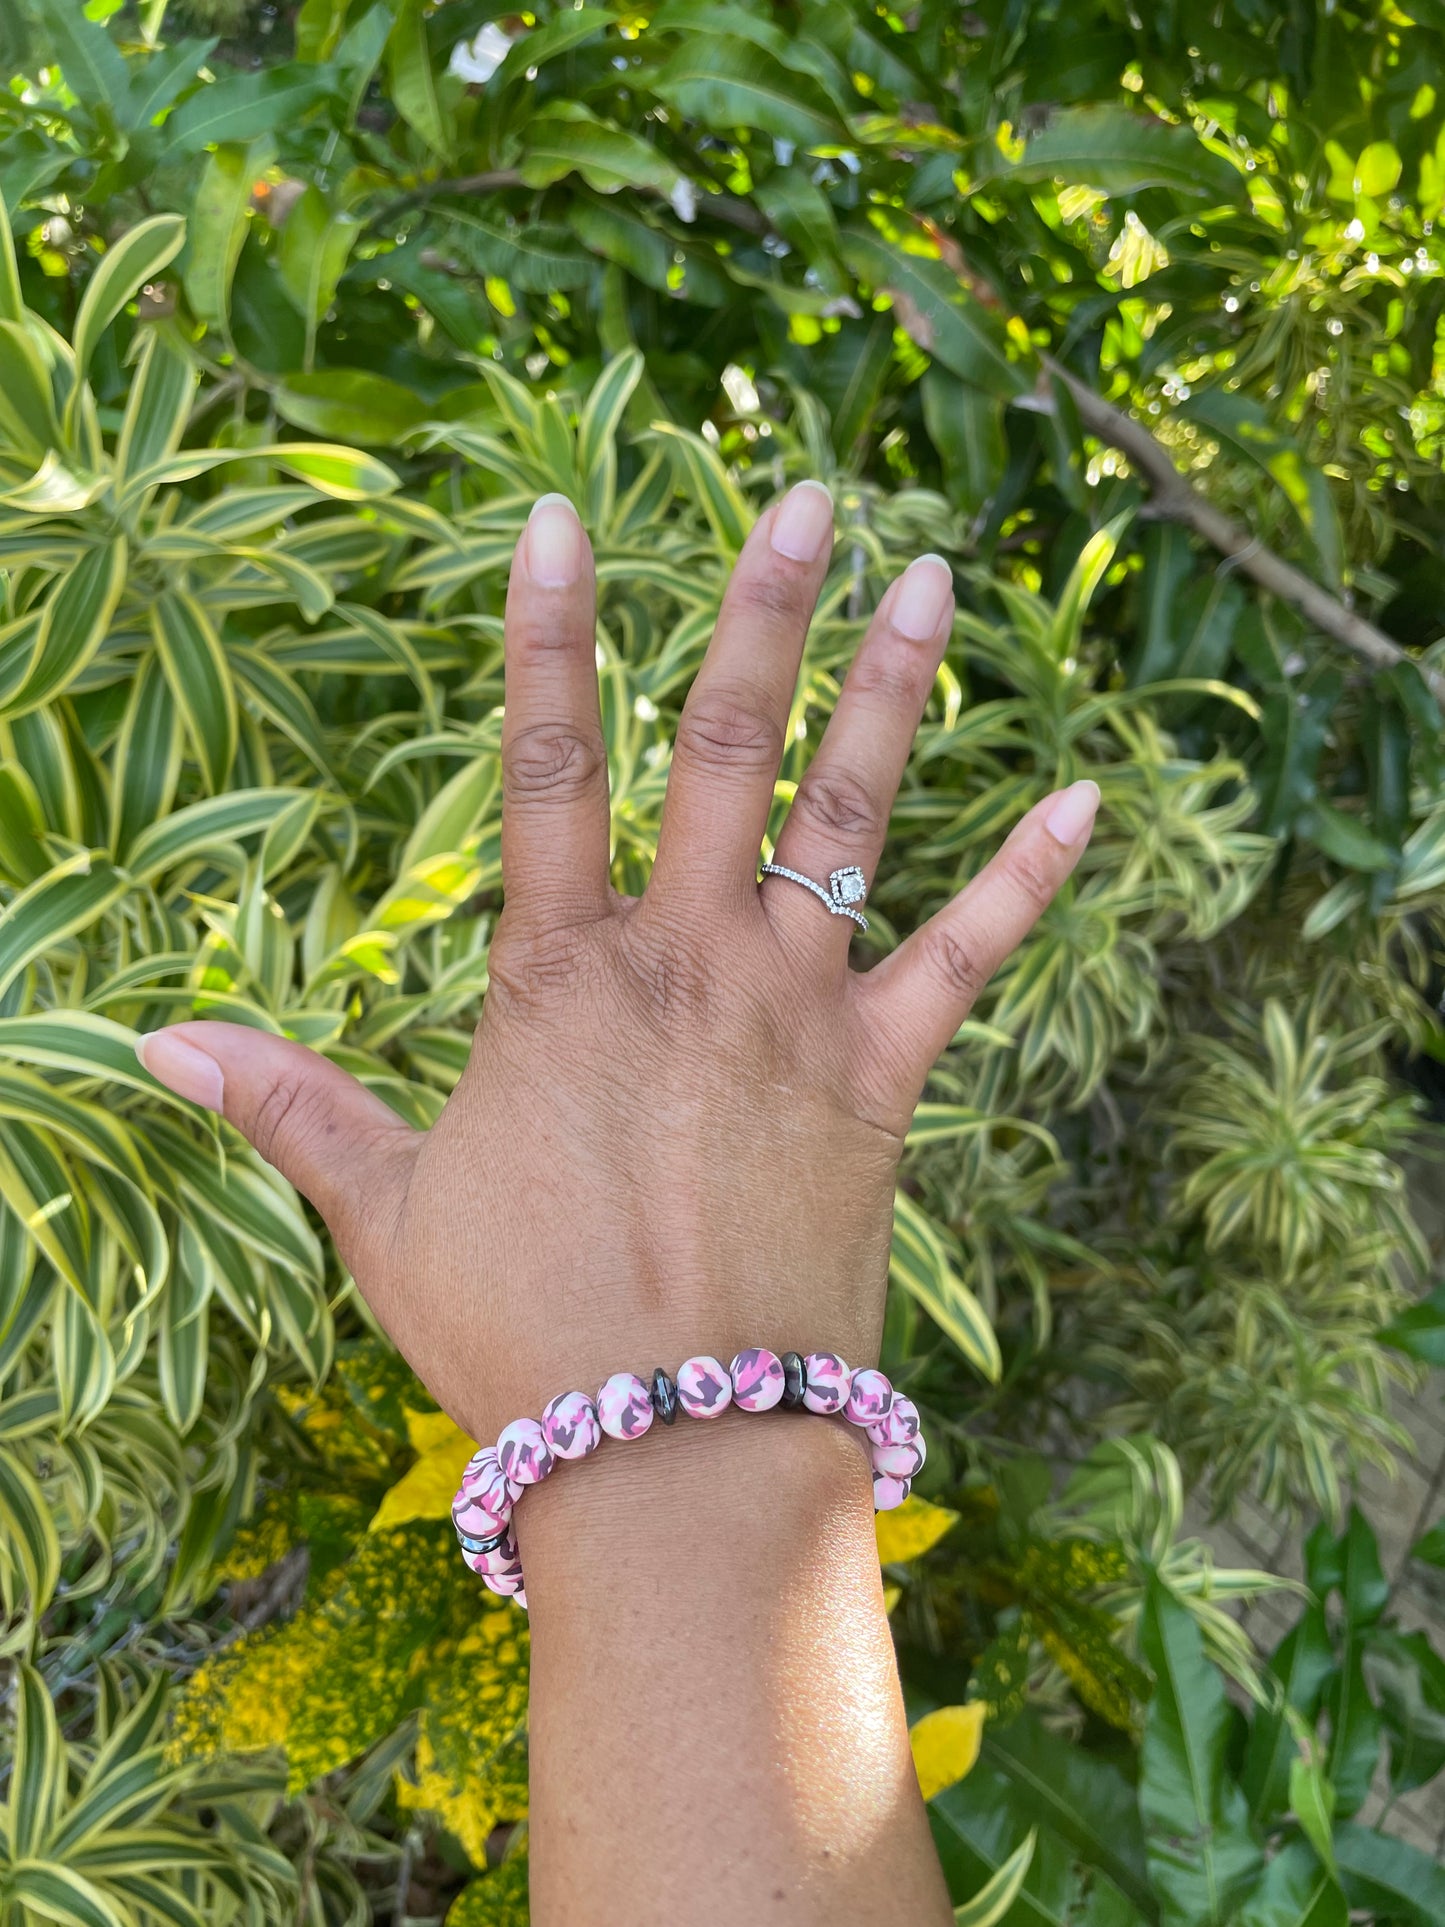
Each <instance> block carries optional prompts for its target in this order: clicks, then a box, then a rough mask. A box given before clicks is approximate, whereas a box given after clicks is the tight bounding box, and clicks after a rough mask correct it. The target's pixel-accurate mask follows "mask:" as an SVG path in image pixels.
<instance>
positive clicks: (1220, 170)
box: [985, 106, 1245, 201]
mask: <svg viewBox="0 0 1445 1927" xmlns="http://www.w3.org/2000/svg"><path fill="white" fill-rule="evenodd" d="M987 174H988V170H987V169H986V170H985V178H987ZM1009 174H1010V176H1011V177H1012V178H1013V179H1014V180H1022V181H1053V180H1057V181H1063V182H1066V183H1067V184H1068V185H1070V186H1079V187H1094V188H1098V189H1099V191H1100V192H1101V193H1104V194H1138V193H1140V192H1141V191H1142V190H1143V189H1144V188H1148V187H1167V188H1171V189H1172V190H1173V191H1174V192H1175V193H1176V194H1187V195H1191V196H1204V197H1206V198H1208V199H1209V200H1211V201H1239V200H1242V199H1243V197H1244V192H1245V187H1244V177H1243V175H1242V174H1241V173H1240V172H1239V170H1238V169H1237V168H1235V167H1233V166H1231V164H1230V163H1229V162H1228V161H1227V160H1225V159H1224V157H1223V156H1222V155H1220V154H1216V153H1213V152H1211V151H1210V149H1209V148H1207V147H1205V146H1204V144H1203V142H1202V141H1200V139H1199V138H1198V136H1197V135H1196V134H1195V133H1194V131H1193V129H1192V128H1188V127H1170V126H1167V125H1166V124H1165V123H1163V122H1162V121H1159V120H1157V119H1156V118H1154V117H1153V116H1146V115H1144V114H1142V113H1138V112H1135V111H1134V110H1133V109H1131V108H1128V107H1114V106H1089V107H1064V108H1061V109H1059V110H1058V112H1056V113H1054V114H1051V115H1050V116H1049V122H1048V125H1047V126H1046V127H1045V128H1044V129H1043V130H1042V132H1040V133H1037V134H1033V135H1031V136H1030V137H1029V142H1028V145H1027V147H1026V148H1025V150H1024V157H1023V159H1022V160H1021V161H1019V162H1017V163H1016V164H1015V165H1014V166H1013V167H1012V168H1010V169H1009Z"/></svg>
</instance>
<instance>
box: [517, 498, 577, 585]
mask: <svg viewBox="0 0 1445 1927" xmlns="http://www.w3.org/2000/svg"><path fill="white" fill-rule="evenodd" d="M527 573H528V575H530V576H531V578H532V580H533V581H534V582H536V583H538V584H540V586H541V587H542V588H544V589H567V588H570V587H571V585H572V584H573V583H574V582H575V581H576V580H577V578H578V576H579V575H581V573H582V524H581V523H580V522H579V521H578V520H577V511H576V509H574V508H573V506H572V504H571V503H570V502H569V501H568V500H567V497H566V496H565V495H539V496H538V497H537V500H536V501H535V502H534V503H533V505H532V513H531V514H530V515H529V516H528V517H527Z"/></svg>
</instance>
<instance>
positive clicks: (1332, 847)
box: [1297, 797, 1399, 873]
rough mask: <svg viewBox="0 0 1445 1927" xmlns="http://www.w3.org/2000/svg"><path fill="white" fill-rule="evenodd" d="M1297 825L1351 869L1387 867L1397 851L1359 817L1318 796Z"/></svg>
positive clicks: (1315, 842)
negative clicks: (1370, 829) (1367, 827)
mask: <svg viewBox="0 0 1445 1927" xmlns="http://www.w3.org/2000/svg"><path fill="white" fill-rule="evenodd" d="M1297 828H1298V830H1299V833H1300V835H1301V836H1302V837H1304V838H1305V839H1306V840H1307V841H1308V842H1310V843H1313V844H1314V845H1315V847H1316V849H1320V850H1323V851H1324V853H1325V855H1326V856H1327V857H1331V858H1333V860H1334V861H1335V862H1336V863H1342V864H1344V865H1345V867H1346V868H1347V869H1350V870H1364V871H1365V872H1367V873H1368V872H1370V871H1375V870H1390V869H1393V868H1394V867H1395V864H1396V863H1397V862H1398V860H1399V859H1398V854H1397V852H1396V851H1394V850H1392V849H1391V848H1390V847H1389V845H1388V844H1386V843H1382V842H1381V841H1380V839H1379V838H1378V837H1377V836H1373V835H1371V833H1370V832H1369V831H1368V830H1367V829H1366V828H1365V827H1364V825H1363V824H1362V823H1361V822H1360V821H1359V819H1358V817H1354V816H1349V815H1347V814H1346V812H1345V811H1344V810H1341V809H1336V807H1335V805H1334V804H1333V803H1327V802H1325V800H1324V799H1323V798H1322V797H1321V798H1318V799H1317V800H1316V801H1315V802H1314V803H1312V804H1311V805H1310V807H1309V808H1308V809H1307V810H1305V811H1304V812H1303V814H1302V815H1301V816H1300V818H1299V822H1298V824H1297Z"/></svg>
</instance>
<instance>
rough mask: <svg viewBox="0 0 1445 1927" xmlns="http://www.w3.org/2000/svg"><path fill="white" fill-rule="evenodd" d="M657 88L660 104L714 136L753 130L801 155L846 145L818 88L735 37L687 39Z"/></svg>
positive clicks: (691, 36)
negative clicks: (809, 149)
mask: <svg viewBox="0 0 1445 1927" xmlns="http://www.w3.org/2000/svg"><path fill="white" fill-rule="evenodd" d="M652 86H653V91H654V93H656V94H657V96H658V98H659V99H661V100H665V101H666V102H667V103H668V104H669V106H672V107H675V108H676V109H677V110H678V112H679V113H680V114H684V115H686V116H687V118H688V119H689V120H696V121H700V122H701V123H702V125H703V126H704V127H708V128H711V129H712V131H713V132H714V133H718V134H730V133H732V132H733V131H734V130H735V129H737V128H740V127H753V128H756V129H757V130H758V131H759V133H763V134H771V135H772V137H773V138H774V140H785V141H795V142H796V143H797V144H798V145H799V146H800V147H817V146H822V145H824V144H826V143H828V142H831V141H842V140H845V139H846V128H845V126H844V123H843V121H842V119H841V117H840V116H839V114H838V113H837V111H836V109H835V108H834V105H833V103H832V101H831V100H829V98H828V96H827V94H826V93H825V92H824V90H823V89H822V88H821V87H820V86H819V85H818V84H817V82H816V81H814V80H812V79H810V78H809V77H808V76H807V75H806V74H801V73H798V72H796V71H792V72H790V71H789V70H788V69H787V68H786V67H784V66H783V64H782V62H781V61H780V60H779V59H777V58H776V56H775V55H773V54H772V53H770V52H768V51H767V50H766V49H765V48H763V47H760V46H757V45H749V44H748V43H747V42H746V41H744V40H742V39H739V38H736V37H734V36H732V35H729V36H727V37H726V38H724V37H723V36H722V35H719V34H709V33H691V34H689V35H688V36H687V38H686V39H685V40H684V41H683V43H682V45H681V46H680V47H679V48H678V49H677V51H676V52H675V53H674V54H673V55H672V56H671V57H670V58H669V59H668V60H667V61H666V62H665V63H664V65H663V66H662V67H661V68H660V69H659V71H658V72H657V74H656V75H655V76H654V77H653V82H652Z"/></svg>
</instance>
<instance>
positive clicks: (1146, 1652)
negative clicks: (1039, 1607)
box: [1139, 1573, 1263, 1927]
mask: <svg viewBox="0 0 1445 1927" xmlns="http://www.w3.org/2000/svg"><path fill="white" fill-rule="evenodd" d="M1139 1649H1140V1652H1141V1654H1142V1655H1143V1658H1144V1661H1145V1663H1146V1664H1147V1665H1148V1667H1149V1669H1150V1671H1151V1672H1152V1673H1153V1675H1154V1697H1153V1699H1152V1700H1151V1701H1150V1702H1149V1710H1148V1713H1147V1715H1146V1717H1145V1725H1144V1743H1143V1748H1142V1752H1141V1754H1140V1779H1139V1811H1140V1813H1141V1814H1142V1815H1143V1817H1144V1828H1145V1835H1146V1839H1147V1841H1148V1851H1149V1870H1150V1874H1151V1876H1152V1879H1153V1883H1154V1888H1155V1891H1156V1893H1157V1894H1158V1896H1159V1899H1160V1901H1161V1903H1162V1905H1161V1919H1162V1920H1163V1922H1164V1927H1225V1923H1226V1922H1228V1921H1229V1920H1230V1919H1231V1918H1232V1917H1233V1913H1234V1910H1235V1908H1236V1907H1237V1906H1238V1904H1239V1902H1240V1900H1241V1899H1242V1898H1243V1897H1244V1895H1246V1894H1247V1893H1248V1892H1250V1890H1251V1888H1252V1885H1253V1883H1254V1882H1255V1881H1256V1880H1257V1879H1258V1877H1259V1874H1260V1870H1261V1867H1262V1865H1263V1860H1262V1856H1261V1854H1260V1850H1259V1847H1258V1845H1257V1843H1256V1841H1255V1840H1254V1838H1253V1835H1252V1834H1251V1831H1250V1825H1249V1811H1248V1808H1247V1807H1246V1805H1245V1800H1244V1795H1243V1794H1242V1793H1241V1792H1240V1790H1239V1788H1238V1786H1237V1785H1236V1784H1235V1783H1234V1781H1233V1780H1232V1779H1231V1778H1230V1776H1229V1770H1228V1765H1227V1761H1226V1753H1227V1748H1228V1738H1229V1718H1230V1715H1229V1702H1228V1700H1227V1699H1226V1698H1225V1692H1224V1680H1223V1678H1222V1676H1221V1674H1220V1673H1219V1671H1218V1670H1217V1668H1216V1667H1215V1666H1213V1665H1212V1664H1211V1662H1210V1661H1209V1659H1208V1658H1207V1657H1206V1656H1205V1651H1204V1639H1203V1635H1202V1634H1201V1632H1200V1630H1199V1622H1198V1621H1197V1620H1196V1618H1195V1617H1194V1615H1193V1613H1192V1612H1190V1611H1189V1609H1188V1607H1187V1606H1185V1605H1183V1604H1182V1603H1181V1602H1180V1601H1179V1600H1178V1599H1176V1598H1175V1596H1174V1594H1173V1593H1172V1592H1171V1591H1170V1590H1169V1588H1168V1587H1167V1586H1166V1585H1165V1584H1164V1582H1163V1580H1161V1579H1160V1578H1159V1577H1158V1575H1157V1574H1154V1573H1150V1575H1149V1577H1148V1581H1147V1585H1146V1589H1145V1595H1144V1611H1143V1615H1142V1617H1141V1619H1140V1622H1139Z"/></svg>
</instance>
